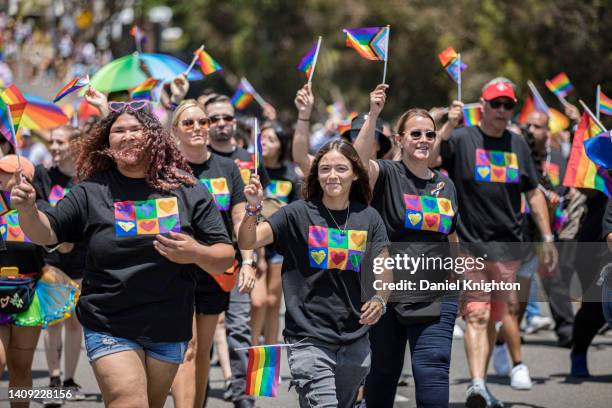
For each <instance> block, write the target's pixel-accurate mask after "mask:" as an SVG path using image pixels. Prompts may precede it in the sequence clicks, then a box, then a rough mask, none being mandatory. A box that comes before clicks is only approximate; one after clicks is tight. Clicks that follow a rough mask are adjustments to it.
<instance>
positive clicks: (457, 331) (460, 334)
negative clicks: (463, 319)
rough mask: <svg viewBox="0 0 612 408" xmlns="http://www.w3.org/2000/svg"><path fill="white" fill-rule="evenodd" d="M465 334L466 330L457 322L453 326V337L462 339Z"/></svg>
mask: <svg viewBox="0 0 612 408" xmlns="http://www.w3.org/2000/svg"><path fill="white" fill-rule="evenodd" d="M464 336H465V332H464V331H463V329H462V328H461V326H459V325H458V324H457V323H455V327H453V339H462V338H463V337H464Z"/></svg>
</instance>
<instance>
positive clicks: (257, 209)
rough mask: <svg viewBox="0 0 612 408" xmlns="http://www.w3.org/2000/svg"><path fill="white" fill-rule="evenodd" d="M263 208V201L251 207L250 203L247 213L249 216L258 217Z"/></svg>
mask: <svg viewBox="0 0 612 408" xmlns="http://www.w3.org/2000/svg"><path fill="white" fill-rule="evenodd" d="M261 209H262V205H261V203H259V204H257V205H256V206H255V208H253V207H251V206H250V205H247V206H246V215H247V217H256V216H257V215H259V213H260V212H261Z"/></svg>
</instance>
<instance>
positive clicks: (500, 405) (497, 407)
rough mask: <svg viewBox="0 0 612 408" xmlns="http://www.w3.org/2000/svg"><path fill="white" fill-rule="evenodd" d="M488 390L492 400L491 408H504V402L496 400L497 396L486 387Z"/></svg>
mask: <svg viewBox="0 0 612 408" xmlns="http://www.w3.org/2000/svg"><path fill="white" fill-rule="evenodd" d="M485 387H486V386H485ZM486 389H487V393H489V398H490V399H491V408H504V402H503V401H500V400H498V399H497V398H495V396H494V395H493V394H492V393H491V391H490V390H489V387H486Z"/></svg>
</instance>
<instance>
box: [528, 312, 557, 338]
mask: <svg viewBox="0 0 612 408" xmlns="http://www.w3.org/2000/svg"><path fill="white" fill-rule="evenodd" d="M553 325H554V322H553V321H552V319H551V318H550V317H543V316H533V317H532V318H531V320H529V323H527V327H526V328H525V334H534V333H537V332H539V331H540V330H550V329H551V328H552V327H553Z"/></svg>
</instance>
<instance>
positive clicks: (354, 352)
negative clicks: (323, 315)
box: [285, 334, 370, 408]
mask: <svg viewBox="0 0 612 408" xmlns="http://www.w3.org/2000/svg"><path fill="white" fill-rule="evenodd" d="M285 342H287V343H289V344H293V346H291V347H288V348H287V354H288V355H289V369H290V370H291V377H292V380H291V385H292V386H295V388H296V391H297V393H298V395H299V400H300V407H301V408H309V407H317V408H328V407H329V408H332V407H333V408H335V407H339V408H351V407H353V404H354V403H355V399H356V397H357V391H358V390H359V386H360V385H361V384H362V382H363V380H364V379H365V377H366V376H367V375H368V372H369V371H370V340H369V338H368V335H367V334H366V335H365V336H363V337H362V338H360V339H359V340H357V341H355V342H354V343H351V344H348V345H333V344H327V343H323V342H319V341H316V340H313V339H309V338H307V339H303V338H291V337H288V338H286V339H285Z"/></svg>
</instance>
